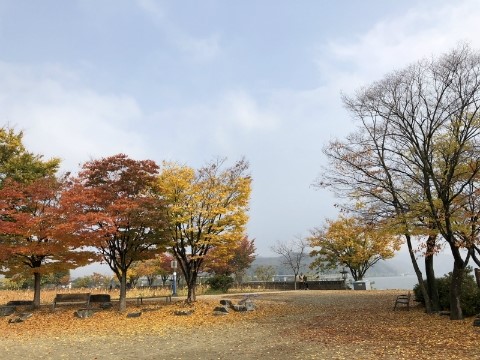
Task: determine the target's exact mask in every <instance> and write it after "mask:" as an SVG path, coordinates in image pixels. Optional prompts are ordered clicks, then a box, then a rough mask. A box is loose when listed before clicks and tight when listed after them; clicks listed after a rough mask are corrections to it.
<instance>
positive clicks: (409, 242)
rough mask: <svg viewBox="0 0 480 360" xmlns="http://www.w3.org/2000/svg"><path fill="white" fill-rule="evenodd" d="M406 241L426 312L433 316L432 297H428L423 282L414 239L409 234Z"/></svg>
mask: <svg viewBox="0 0 480 360" xmlns="http://www.w3.org/2000/svg"><path fill="white" fill-rule="evenodd" d="M405 239H406V240H407V247H408V253H409V254H410V260H411V261H412V265H413V270H414V271H415V275H417V280H418V286H419V287H420V291H421V292H422V295H423V299H424V300H425V312H426V313H427V314H431V313H432V305H431V301H430V296H429V295H428V291H427V287H426V286H425V282H424V281H423V274H422V271H421V270H420V267H419V266H418V262H417V259H416V258H415V254H414V252H413V246H412V239H411V237H410V235H408V234H406V235H405Z"/></svg>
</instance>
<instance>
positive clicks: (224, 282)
mask: <svg viewBox="0 0 480 360" xmlns="http://www.w3.org/2000/svg"><path fill="white" fill-rule="evenodd" d="M207 284H208V285H210V288H211V289H212V290H221V291H222V292H224V293H226V292H227V291H228V289H230V288H231V287H232V285H233V279H232V277H230V276H228V275H215V276H213V277H211V278H209V279H208V280H207Z"/></svg>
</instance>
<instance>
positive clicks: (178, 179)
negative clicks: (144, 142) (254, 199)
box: [158, 159, 251, 301]
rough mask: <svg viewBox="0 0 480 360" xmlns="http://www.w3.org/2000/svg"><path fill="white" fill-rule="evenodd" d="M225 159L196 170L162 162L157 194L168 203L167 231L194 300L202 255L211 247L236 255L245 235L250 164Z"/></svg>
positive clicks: (226, 255)
mask: <svg viewBox="0 0 480 360" xmlns="http://www.w3.org/2000/svg"><path fill="white" fill-rule="evenodd" d="M224 163H225V159H222V160H217V161H213V162H210V163H208V164H207V165H205V166H204V167H202V168H200V169H198V170H194V169H193V168H190V167H188V166H184V165H179V164H177V163H168V162H165V163H164V164H163V167H162V171H161V173H160V176H159V177H158V194H159V196H160V197H161V198H162V200H163V201H164V202H165V203H166V205H167V212H168V215H167V217H168V223H167V226H166V228H165V236H166V238H167V239H168V245H167V246H168V247H171V252H172V253H173V254H174V256H175V258H176V259H177V261H178V266H179V268H180V270H181V271H182V273H183V275H184V277H185V280H186V283H187V287H188V295H187V301H195V300H196V295H195V288H196V280H197V276H198V273H199V272H200V271H201V269H202V265H203V263H204V260H205V257H206V255H207V254H208V253H209V252H210V251H212V250H215V254H216V256H219V257H221V258H222V259H223V260H225V259H228V258H230V257H233V256H234V251H235V249H236V248H237V242H239V241H241V240H242V239H243V238H244V237H245V226H246V223H247V221H248V216H247V210H248V204H249V199H250V191H251V188H250V186H251V178H250V176H249V175H248V173H247V170H248V163H247V162H246V161H245V160H244V159H242V160H240V161H238V162H236V163H235V164H234V165H233V166H231V167H224Z"/></svg>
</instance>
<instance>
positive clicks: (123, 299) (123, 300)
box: [118, 271, 127, 311]
mask: <svg viewBox="0 0 480 360" xmlns="http://www.w3.org/2000/svg"><path fill="white" fill-rule="evenodd" d="M118 280H120V308H119V310H120V311H125V310H126V309H127V272H126V271H122V273H121V275H120V279H118Z"/></svg>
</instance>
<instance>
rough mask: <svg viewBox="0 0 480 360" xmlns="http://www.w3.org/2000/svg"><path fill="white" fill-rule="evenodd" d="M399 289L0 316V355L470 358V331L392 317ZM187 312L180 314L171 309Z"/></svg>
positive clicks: (417, 312)
mask: <svg viewBox="0 0 480 360" xmlns="http://www.w3.org/2000/svg"><path fill="white" fill-rule="evenodd" d="M398 294H400V292H399V291H288V292H277V293H259V294H258V296H256V297H255V298H254V299H255V300H254V302H255V304H256V305H257V310H256V311H253V312H230V313H229V314H228V315H224V316H214V315H213V309H214V307H215V306H217V305H219V300H220V298H227V299H231V300H233V302H234V303H235V302H237V301H239V300H240V299H241V296H240V295H229V296H222V297H218V296H217V297H208V296H202V297H200V299H199V301H197V302H196V303H195V304H194V305H187V304H185V303H184V302H183V301H182V299H181V298H180V299H176V301H174V302H173V303H172V304H165V303H164V302H163V301H159V302H158V303H150V304H147V305H143V306H141V307H137V306H136V305H135V304H134V303H131V304H129V306H128V310H127V313H135V312H140V311H141V316H139V317H135V318H128V317H127V313H119V312H118V311H116V309H110V310H102V311H99V312H96V313H95V314H94V316H93V317H91V318H88V319H79V318H75V317H74V316H73V312H74V311H75V309H76V307H75V306H73V307H71V306H62V307H59V308H58V309H57V310H55V311H52V310H51V307H44V308H42V309H41V310H39V311H35V312H34V313H33V316H32V317H31V318H29V319H27V320H26V321H25V322H22V323H14V324H11V323H8V319H9V317H3V318H0V334H1V335H0V359H25V358H28V359H76V360H80V359H113V358H115V359H260V358H265V357H267V358H269V359H378V358H380V359H475V358H478V344H479V339H480V329H479V328H477V327H474V326H472V323H473V319H472V318H470V319H466V320H463V321H450V320H449V319H448V317H445V316H440V315H426V314H425V313H424V312H423V309H421V308H419V307H413V308H411V310H410V311H406V310H405V309H403V308H402V309H401V310H400V311H393V310H392V309H393V303H394V299H395V296H396V295H398ZM187 309H194V312H193V314H192V315H190V316H176V315H174V313H175V311H176V310H187Z"/></svg>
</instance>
